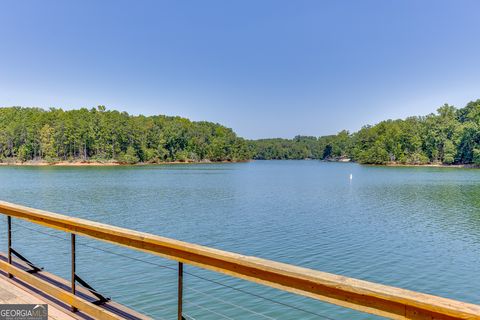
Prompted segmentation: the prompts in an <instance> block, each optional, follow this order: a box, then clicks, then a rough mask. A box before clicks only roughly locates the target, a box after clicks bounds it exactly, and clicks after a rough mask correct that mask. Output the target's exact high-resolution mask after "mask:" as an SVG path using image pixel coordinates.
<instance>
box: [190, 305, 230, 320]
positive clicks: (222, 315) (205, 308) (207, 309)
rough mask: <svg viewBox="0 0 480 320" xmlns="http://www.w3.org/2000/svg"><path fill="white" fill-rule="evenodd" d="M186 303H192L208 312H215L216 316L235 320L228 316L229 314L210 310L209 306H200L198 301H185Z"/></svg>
mask: <svg viewBox="0 0 480 320" xmlns="http://www.w3.org/2000/svg"><path fill="white" fill-rule="evenodd" d="M187 303H188V304H192V305H194V306H195V307H197V308H200V309H203V310H205V311H208V312H210V313H213V314H216V315H217V316H220V317H222V318H224V319H228V320H235V319H234V318H230V317H229V316H227V315H224V314H223V313H220V312H216V311H215V310H212V309H210V308H207V307H205V306H202V305H200V304H198V303H194V302H192V301H187Z"/></svg>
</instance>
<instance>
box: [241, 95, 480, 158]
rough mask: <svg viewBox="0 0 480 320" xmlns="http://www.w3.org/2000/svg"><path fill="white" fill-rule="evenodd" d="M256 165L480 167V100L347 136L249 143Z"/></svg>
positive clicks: (345, 132) (347, 134)
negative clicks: (315, 161)
mask: <svg viewBox="0 0 480 320" xmlns="http://www.w3.org/2000/svg"><path fill="white" fill-rule="evenodd" d="M250 148H251V150H252V152H253V155H254V158H255V159H304V158H311V159H323V160H338V159H347V158H348V159H352V160H354V161H357V162H359V163H366V164H386V163H400V164H427V163H433V164H436V163H438V164H475V165H480V100H477V101H472V102H470V103H468V104H467V105H466V106H465V107H464V108H461V109H456V108H455V107H453V106H450V105H448V104H445V105H443V106H441V107H440V108H438V110H437V113H436V114H429V115H427V116H420V117H409V118H407V119H405V120H386V121H383V122H380V123H378V124H376V125H374V126H365V127H363V128H362V129H361V130H359V131H358V132H355V133H353V134H349V133H348V132H347V131H342V132H340V133H339V134H337V135H335V136H324V137H319V138H316V137H302V136H297V137H295V138H294V139H291V140H289V139H264V140H258V141H251V142H250Z"/></svg>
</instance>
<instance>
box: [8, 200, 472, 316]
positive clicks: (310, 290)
mask: <svg viewBox="0 0 480 320" xmlns="http://www.w3.org/2000/svg"><path fill="white" fill-rule="evenodd" d="M0 213H2V214H5V215H8V216H11V217H15V218H19V219H23V220H27V221H30V222H33V223H36V224H39V225H43V226H46V227H49V228H53V229H57V230H62V231H65V232H70V233H74V234H78V235H82V236H87V237H91V238H94V239H98V240H102V241H106V242H110V243H114V244H117V245H122V246H125V247H128V248H132V249H136V250H140V251H144V252H147V253H151V254H155V255H159V256H162V257H164V258H168V259H172V260H176V261H179V262H183V263H187V264H190V265H194V266H197V267H201V268H204V269H208V270H212V271H216V272H220V273H224V274H227V275H230V276H234V277H237V278H241V279H246V280H249V281H251V282H255V283H260V284H263V285H267V286H270V287H274V288H278V289H281V290H285V291H288V292H293V293H296V294H300V295H303V296H306V297H310V298H314V299H317V300H321V301H326V302H329V303H333V304H336V305H339V306H343V307H347V308H351V309H355V310H359V311H362V312H367V313H371V314H376V315H380V316H384V317H388V318H391V319H480V306H479V305H475V304H470V303H465V302H460V301H456V300H452V299H447V298H442V297H437V296H433V295H429V294H424V293H419V292H414V291H410V290H405V289H400V288H396V287H391V286H386V285H381V284H376V283H372V282H367V281H363V280H358V279H353V278H348V277H344V276H340V275H335V274H330V273H326V272H321V271H316V270H312V269H307V268H302V267H297V266H293V265H289V264H285V263H280V262H275V261H270V260H266V259H261V258H257V257H251V256H245V255H241V254H237V253H232V252H227V251H222V250H217V249H213V248H209V247H205V246H200V245H196V244H191V243H187V242H183V241H178V240H174V239H170V238H165V237H160V236H157V235H153V234H149V233H144V232H138V231H134V230H130V229H126V228H120V227H115V226H111V225H107V224H103V223H98V222H93V221H90V220H86V219H80V218H73V217H69V216H65V215H60V214H56V213H51V212H47V211H43V210H37V209H32V208H29V207H25V206H20V205H17V204H12V203H8V202H3V201H0ZM1 266H2V265H0V267H1Z"/></svg>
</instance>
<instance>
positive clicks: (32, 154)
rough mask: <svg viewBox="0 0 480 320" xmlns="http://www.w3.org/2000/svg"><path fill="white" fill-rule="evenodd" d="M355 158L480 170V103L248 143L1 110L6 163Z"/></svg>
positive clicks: (164, 120)
mask: <svg viewBox="0 0 480 320" xmlns="http://www.w3.org/2000/svg"><path fill="white" fill-rule="evenodd" d="M248 159H322V160H340V159H351V160H353V161H357V162H359V163H366V164H386V163H392V162H393V163H404V164H427V163H443V164H476V165H480V100H476V101H472V102H470V103H468V104H467V105H466V106H465V107H464V108H460V109H457V108H455V107H453V106H451V105H448V104H445V105H443V106H441V107H440V108H438V110H437V112H436V113H435V114H433V113H432V114H429V115H427V116H415V117H408V118H406V119H403V120H386V121H382V122H380V123H378V124H376V125H373V126H370V125H368V126H364V127H363V128H362V129H360V130H359V131H357V132H355V133H349V132H348V131H346V130H343V131H341V132H339V133H338V134H336V135H330V136H321V137H312V136H296V137H295V138H293V139H260V140H245V139H243V138H241V137H238V136H237V135H236V134H235V132H233V131H232V130H231V129H229V128H226V127H224V126H222V125H220V124H216V123H211V122H206V121H200V122H195V121H190V120H188V119H185V118H181V117H169V116H162V115H159V116H142V115H139V116H133V115H129V114H128V113H126V112H119V111H115V110H107V109H106V108H105V107H104V106H98V107H97V108H91V109H86V108H82V109H78V110H69V111H65V110H62V109H55V108H52V109H49V110H43V109H39V108H22V107H10V108H0V162H6V161H19V162H25V161H30V160H44V161H49V162H53V161H78V160H81V161H111V160H114V161H118V162H121V163H137V162H145V163H160V162H168V161H243V160H248Z"/></svg>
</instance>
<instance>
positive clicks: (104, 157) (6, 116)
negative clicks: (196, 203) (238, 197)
mask: <svg viewBox="0 0 480 320" xmlns="http://www.w3.org/2000/svg"><path fill="white" fill-rule="evenodd" d="M250 158H251V154H250V153H249V149H248V145H247V143H246V141H245V140H244V139H242V138H239V137H237V136H236V134H235V133H234V132H233V131H232V130H231V129H228V128H225V127H224V126H221V125H219V124H214V123H211V122H192V121H190V120H188V119H184V118H180V117H167V116H150V117H145V116H132V115H129V114H127V113H125V112H118V111H108V110H106V108H105V107H104V106H99V107H97V108H93V109H79V110H70V111H64V110H62V109H50V110H48V111H45V110H42V109H38V108H20V107H12V108H0V160H1V161H3V162H6V161H19V162H25V161H29V160H44V161H47V162H54V161H73V160H82V161H99V162H102V161H108V160H116V161H118V162H121V163H137V162H148V163H155V162H165V161H206V160H209V161H239V160H247V159H250Z"/></svg>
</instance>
